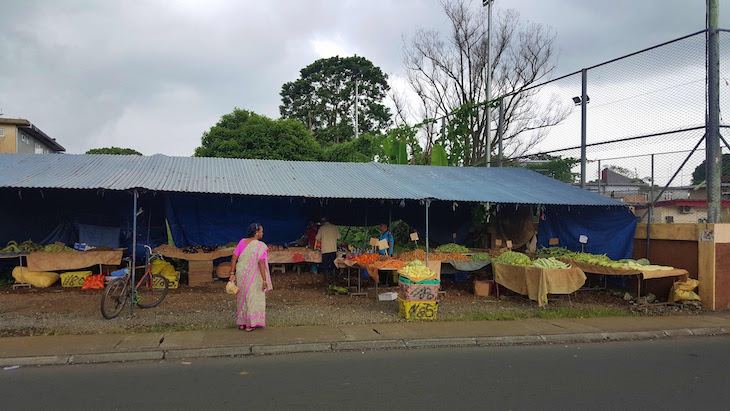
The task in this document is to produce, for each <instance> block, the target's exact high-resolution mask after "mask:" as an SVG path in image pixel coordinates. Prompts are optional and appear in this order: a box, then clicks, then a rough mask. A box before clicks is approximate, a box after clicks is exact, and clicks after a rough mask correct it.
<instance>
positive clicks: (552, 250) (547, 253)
mask: <svg viewBox="0 0 730 411" xmlns="http://www.w3.org/2000/svg"><path fill="white" fill-rule="evenodd" d="M568 253H570V250H568V249H567V248H566V247H542V248H540V249H539V250H537V251H536V252H535V255H536V256H538V257H545V258H549V257H562V256H564V255H565V254H568Z"/></svg>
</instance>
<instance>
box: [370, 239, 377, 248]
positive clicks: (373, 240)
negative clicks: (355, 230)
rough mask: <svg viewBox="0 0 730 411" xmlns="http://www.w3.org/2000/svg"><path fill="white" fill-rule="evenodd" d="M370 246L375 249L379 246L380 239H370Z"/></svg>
mask: <svg viewBox="0 0 730 411" xmlns="http://www.w3.org/2000/svg"><path fill="white" fill-rule="evenodd" d="M370 245H371V246H373V247H375V246H376V245H378V239H377V238H375V237H373V238H371V239H370Z"/></svg>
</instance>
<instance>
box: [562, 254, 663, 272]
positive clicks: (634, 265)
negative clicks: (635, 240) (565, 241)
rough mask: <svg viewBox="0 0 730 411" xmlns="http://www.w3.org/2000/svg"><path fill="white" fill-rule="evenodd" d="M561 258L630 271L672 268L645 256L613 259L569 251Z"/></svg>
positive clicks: (601, 255) (602, 255)
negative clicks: (651, 260)
mask: <svg viewBox="0 0 730 411" xmlns="http://www.w3.org/2000/svg"><path fill="white" fill-rule="evenodd" d="M561 258H562V259H565V260H570V261H575V262H577V263H582V264H588V265H596V266H599V267H606V268H616V269H619V270H630V271H661V270H663V271H668V270H673V269H674V267H668V266H663V265H653V264H651V262H649V260H647V259H646V258H642V259H639V260H631V259H623V260H619V261H614V260H612V259H610V258H608V257H607V256H606V255H605V254H589V253H573V252H569V253H567V254H565V255H564V256H563V257H561Z"/></svg>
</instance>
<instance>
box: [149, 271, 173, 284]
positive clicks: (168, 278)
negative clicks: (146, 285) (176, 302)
mask: <svg viewBox="0 0 730 411" xmlns="http://www.w3.org/2000/svg"><path fill="white" fill-rule="evenodd" d="M163 277H165V278H167V282H168V283H169V288H177V287H178V286H179V285H180V272H179V271H175V275H164V274H163ZM152 286H153V287H155V288H162V281H157V278H155V277H152Z"/></svg>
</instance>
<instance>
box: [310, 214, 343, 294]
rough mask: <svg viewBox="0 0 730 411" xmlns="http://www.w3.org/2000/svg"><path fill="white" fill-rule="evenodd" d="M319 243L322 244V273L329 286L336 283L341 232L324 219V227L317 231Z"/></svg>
mask: <svg viewBox="0 0 730 411" xmlns="http://www.w3.org/2000/svg"><path fill="white" fill-rule="evenodd" d="M315 238H316V240H317V241H319V242H320V243H322V265H321V266H320V268H319V269H320V271H322V273H323V274H324V280H325V282H326V283H327V284H334V282H335V270H336V267H335V258H337V240H339V239H340V238H341V236H340V230H338V229H337V227H335V225H334V224H332V223H330V222H329V221H327V219H326V218H322V226H321V227H319V231H317V237H315Z"/></svg>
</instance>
